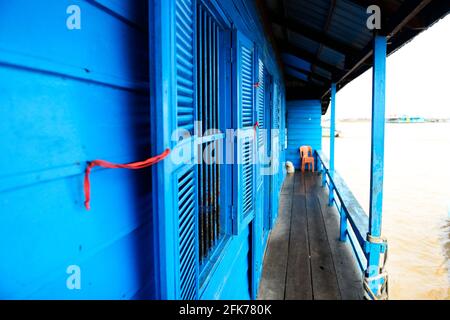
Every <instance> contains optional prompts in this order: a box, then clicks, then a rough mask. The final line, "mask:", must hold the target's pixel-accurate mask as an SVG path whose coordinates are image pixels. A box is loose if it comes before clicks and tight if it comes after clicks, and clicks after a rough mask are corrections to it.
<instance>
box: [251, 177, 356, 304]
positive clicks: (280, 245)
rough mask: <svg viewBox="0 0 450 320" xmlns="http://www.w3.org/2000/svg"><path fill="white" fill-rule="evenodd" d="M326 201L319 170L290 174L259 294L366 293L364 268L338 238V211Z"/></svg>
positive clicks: (308, 297) (321, 295) (301, 296)
mask: <svg viewBox="0 0 450 320" xmlns="http://www.w3.org/2000/svg"><path fill="white" fill-rule="evenodd" d="M327 203H328V191H327V190H326V188H322V187H321V176H320V174H317V173H315V174H313V173H304V174H302V173H301V172H297V173H295V174H288V176H287V177H286V181H285V183H284V186H283V189H282V191H281V195H280V208H279V217H278V222H277V225H276V226H275V228H274V229H273V230H272V232H271V234H270V237H269V241H268V245H267V249H266V254H265V258H264V267H263V275H262V280H261V284H260V289H259V294H258V299H260V300H266V299H270V300H299V299H300V300H311V299H327V300H330V299H331V300H336V299H337V300H339V299H352V300H355V299H362V281H361V278H362V275H361V272H360V271H359V268H358V267H357V265H356V260H355V258H354V257H353V253H352V252H351V248H350V244H349V243H348V242H347V243H343V242H341V241H339V213H338V212H337V210H336V209H335V207H334V206H333V207H328V204H327Z"/></svg>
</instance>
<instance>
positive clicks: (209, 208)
mask: <svg viewBox="0 0 450 320" xmlns="http://www.w3.org/2000/svg"><path fill="white" fill-rule="evenodd" d="M197 26H198V28H197V66H198V67H197V79H198V86H197V112H196V120H197V121H198V123H197V126H196V136H198V137H199V138H198V152H197V155H198V165H197V171H198V195H197V197H198V204H199V210H198V245H199V247H198V252H199V267H200V286H202V284H203V283H204V282H205V280H206V279H207V278H208V275H209V274H210V273H211V272H212V270H213V268H214V266H215V262H216V261H217V260H218V258H219V256H220V254H221V252H222V249H223V247H224V246H225V244H226V242H227V240H228V239H229V237H228V236H229V235H230V227H229V224H230V220H231V219H230V218H231V217H230V215H229V210H228V209H227V208H228V207H229V205H230V204H231V198H230V197H229V192H228V190H227V188H226V187H227V186H229V185H230V178H231V176H230V175H231V174H230V169H229V166H227V165H224V164H223V162H224V160H225V148H226V146H225V143H224V142H225V140H226V139H225V132H226V128H229V126H230V119H231V115H230V112H229V110H230V101H231V99H230V95H231V91H230V85H231V82H230V71H231V61H230V60H231V59H230V58H231V56H230V51H231V32H230V29H229V24H228V23H227V21H226V20H225V18H224V17H223V15H221V14H220V9H219V8H218V7H217V6H215V5H214V4H213V3H212V2H210V1H198V6H197ZM218 162H219V163H218Z"/></svg>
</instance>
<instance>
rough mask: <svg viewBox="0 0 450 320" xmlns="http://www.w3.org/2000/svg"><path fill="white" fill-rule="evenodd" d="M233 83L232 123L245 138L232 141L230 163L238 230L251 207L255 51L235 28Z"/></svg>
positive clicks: (252, 203) (251, 212) (248, 220)
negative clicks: (233, 159)
mask: <svg viewBox="0 0 450 320" xmlns="http://www.w3.org/2000/svg"><path fill="white" fill-rule="evenodd" d="M234 35H235V41H234V42H235V56H236V59H235V61H236V66H235V68H236V70H235V85H236V91H235V92H236V93H237V96H236V100H237V103H236V106H235V107H236V109H237V112H236V116H235V125H236V126H235V127H236V128H237V129H240V130H242V131H241V132H242V133H244V132H245V135H246V137H247V138H244V139H240V140H238V141H237V143H236V144H235V146H236V149H237V150H236V155H237V163H236V164H235V165H234V168H235V177H236V183H237V185H236V192H235V203H236V204H237V205H236V210H235V213H234V219H233V222H234V225H233V232H234V234H238V233H239V231H240V230H241V228H242V227H244V226H245V225H247V224H248V223H249V222H250V221H251V219H252V218H253V216H254V211H255V196H254V195H255V168H254V160H253V159H254V158H255V146H256V145H255V140H254V124H255V122H256V119H255V88H254V84H255V81H254V80H255V75H254V66H255V53H254V45H253V43H252V42H251V41H250V40H249V39H248V38H246V37H245V36H244V35H243V34H242V33H240V32H239V31H235V34H234Z"/></svg>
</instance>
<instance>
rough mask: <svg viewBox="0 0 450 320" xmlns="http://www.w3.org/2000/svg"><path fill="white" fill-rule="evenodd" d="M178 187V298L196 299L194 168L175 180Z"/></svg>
mask: <svg viewBox="0 0 450 320" xmlns="http://www.w3.org/2000/svg"><path fill="white" fill-rule="evenodd" d="M177 186H178V199H177V200H178V201H177V204H178V248H179V266H180V268H179V270H180V276H179V278H180V289H179V298H180V299H182V300H192V299H196V298H197V292H198V285H197V282H198V271H197V264H198V262H197V254H196V251H197V246H196V242H197V232H196V230H197V226H196V206H195V203H196V198H197V196H196V183H195V170H194V168H193V167H192V168H190V169H188V170H187V171H186V172H184V173H183V174H181V175H180V176H179V177H178V179H177Z"/></svg>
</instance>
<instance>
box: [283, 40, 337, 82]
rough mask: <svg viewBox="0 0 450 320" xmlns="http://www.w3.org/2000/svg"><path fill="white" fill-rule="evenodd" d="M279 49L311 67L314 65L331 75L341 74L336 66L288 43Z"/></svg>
mask: <svg viewBox="0 0 450 320" xmlns="http://www.w3.org/2000/svg"><path fill="white" fill-rule="evenodd" d="M280 48H281V50H282V51H283V52H286V53H289V54H292V55H293V56H297V57H298V58H300V59H303V60H305V61H307V62H309V63H311V64H313V65H316V66H317V67H319V68H321V69H324V70H326V71H328V72H330V73H332V74H340V73H341V72H342V70H341V69H339V68H337V67H336V66H333V65H331V64H329V63H326V62H324V61H322V60H319V59H318V58H317V57H316V56H315V55H314V54H312V53H310V52H307V51H305V50H303V49H300V48H298V47H296V46H293V45H291V44H289V43H284V44H281V45H280Z"/></svg>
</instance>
